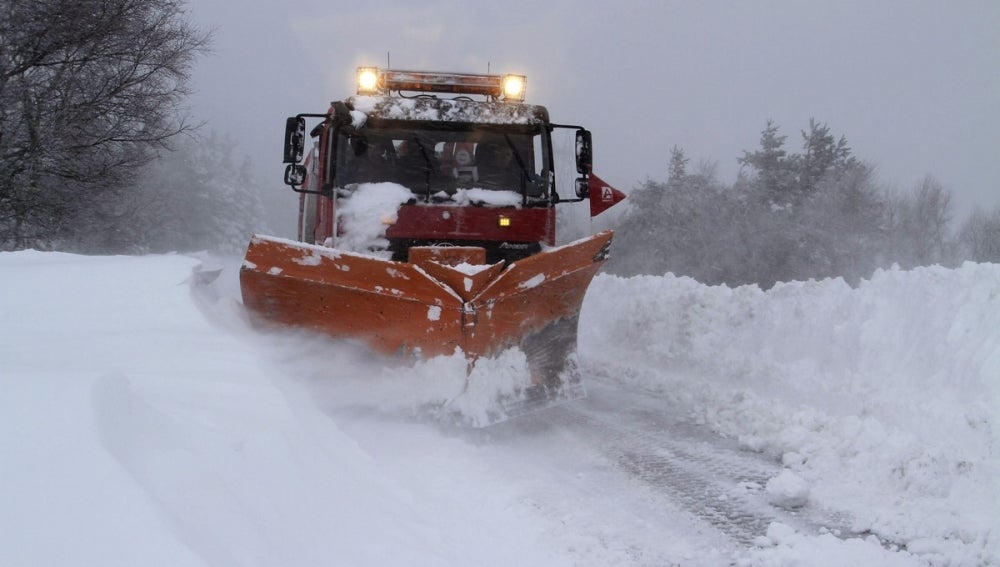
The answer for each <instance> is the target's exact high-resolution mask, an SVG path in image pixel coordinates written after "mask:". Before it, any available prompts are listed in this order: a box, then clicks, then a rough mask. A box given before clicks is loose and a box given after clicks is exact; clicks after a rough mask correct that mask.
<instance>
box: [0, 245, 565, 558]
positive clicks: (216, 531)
mask: <svg viewBox="0 0 1000 567" xmlns="http://www.w3.org/2000/svg"><path fill="white" fill-rule="evenodd" d="M197 264H198V261H196V260H194V259H191V258H185V257H181V256H164V257H145V258H130V257H82V256H72V255H66V254H55V253H41V252H19V253H0V274H2V275H3V278H2V280H0V290H2V291H0V317H2V320H3V321H4V324H3V325H2V326H0V369H2V371H0V425H2V427H0V503H2V505H0V534H3V536H2V537H0V565H5V566H7V565H9V566H35V565H52V566H56V565H102V566H114V565H122V566H134V565H144V566H146V565H148V566H155V565H165V566H166V565H169V566H171V567H179V566H188V565H190V566H196V565H197V566H201V565H212V566H218V567H223V566H236V565H265V566H269V565H275V566H277V565H329V564H336V565H359V566H360V565H460V564H469V563H475V564H483V565H519V564H520V565H527V564H557V565H558V564H560V563H561V562H560V559H559V558H558V557H557V556H555V554H554V553H553V551H552V550H550V549H547V548H546V547H545V546H544V545H542V542H539V541H538V536H537V535H536V534H537V533H538V532H539V531H540V530H538V529H537V528H536V527H535V526H534V525H533V523H532V520H531V518H526V517H524V510H522V509H520V508H518V507H517V506H510V502H508V501H505V500H503V497H502V496H497V498H499V499H500V500H501V504H496V505H490V506H489V507H488V508H486V509H485V510H481V509H477V507H476V506H477V501H476V500H475V499H474V498H472V497H471V496H470V494H468V493H462V494H460V495H459V496H457V497H456V499H455V500H447V499H445V500H442V501H440V502H434V501H428V500H426V499H424V498H421V497H419V495H415V494H414V492H413V491H412V489H410V488H407V487H404V486H401V485H400V484H399V483H398V482H396V481H395V480H393V479H390V478H388V477H386V475H385V474H384V472H383V470H382V469H381V468H379V466H377V464H376V463H374V462H373V460H372V458H371V457H370V455H368V454H366V453H365V452H364V451H363V450H362V449H361V448H360V447H359V446H358V445H357V443H356V442H355V441H354V440H353V439H351V438H350V437H348V436H347V435H345V434H344V433H343V431H341V430H340V429H339V428H338V427H337V425H336V424H335V423H334V422H333V421H332V420H330V418H329V416H327V415H325V414H323V413H322V412H321V411H320V410H319V409H318V408H317V405H316V404H315V402H314V401H313V400H310V399H306V398H305V397H304V393H303V391H302V390H301V389H296V388H293V387H290V382H289V381H288V380H287V378H285V377H284V376H282V375H279V374H275V373H274V370H273V369H272V368H270V367H268V365H266V364H262V359H261V357H260V356H259V352H257V351H258V349H260V348H262V347H265V345H264V343H263V342H262V341H261V342H254V341H253V339H252V338H250V337H247V336H241V335H240V334H239V333H233V332H229V331H227V330H226V329H223V328H220V327H218V326H216V325H214V324H213V323H212V322H211V321H209V320H208V319H206V317H205V316H204V315H203V314H202V313H201V312H200V311H199V309H198V307H197V306H196V303H195V301H193V299H192V296H191V291H190V290H191V288H190V285H189V283H188V281H187V280H188V279H189V278H190V276H191V271H192V268H193V267H194V266H195V265H197ZM220 300H223V301H224V300H225V298H220ZM480 482H483V481H480ZM486 482H488V481H486ZM482 486H483V485H481V484H480V485H479V487H482ZM486 486H487V487H488V488H487V489H492V490H494V493H495V494H498V495H502V494H503V491H502V487H499V488H497V487H489V485H488V484H487V485H486ZM470 518H475V519H476V520H475V521H470ZM456 526H457V527H462V529H456ZM484 526H485V529H480V528H482V527H484ZM510 542H517V545H516V546H512V545H511V544H510Z"/></svg>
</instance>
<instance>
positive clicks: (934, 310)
mask: <svg viewBox="0 0 1000 567" xmlns="http://www.w3.org/2000/svg"><path fill="white" fill-rule="evenodd" d="M203 261H205V259H198V258H192V257H186V256H180V255H168V256H155V257H84V256H74V255H67V254H61V253H42V252H34V251H26V252H17V253H0V321H2V325H0V426H2V427H0V565H4V566H18V567H20V566H39V565H45V566H59V565H73V566H78V565H101V566H113V565H129V566H132V565H144V566H145V565H150V566H154V565H170V566H171V567H181V566H188V565H191V566H196V565H197V566H201V565H208V566H212V567H228V566H237V565H238V566H243V565H261V566H271V565H274V566H279V565H280V566H286V565H319V564H323V565H442V566H451V565H505V566H506V565H584V566H598V565H600V566H603V565H670V564H677V565H713V566H714V565H760V566H772V565H1000V430H998V428H1000V266H998V265H974V264H967V265H965V266H963V267H961V268H959V269H955V270H948V269H942V268H925V269H918V270H914V271H906V272H904V271H884V272H879V273H877V274H876V275H875V276H874V277H873V278H872V279H871V280H870V281H866V282H863V283H862V285H861V286H860V287H858V288H856V289H852V288H850V287H849V286H847V285H846V284H844V283H843V282H840V281H823V282H796V283H788V284H781V285H778V286H777V287H775V288H774V289H772V290H769V291H768V292H762V291H760V290H759V289H757V288H754V287H743V288H738V289H729V288H725V287H707V286H703V285H700V284H698V283H696V282H694V281H692V280H689V279H685V278H675V277H673V276H670V275H667V276H664V277H639V278H631V279H619V278H615V277H611V276H599V277H598V278H597V279H596V280H595V282H594V284H593V285H592V287H591V289H590V291H589V293H588V296H587V300H586V302H585V305H584V312H583V314H582V317H581V332H580V351H581V352H580V362H581V365H582V367H583V369H584V376H585V380H586V381H587V382H588V383H589V386H590V388H589V389H590V398H588V400H587V403H588V404H590V405H586V406H582V405H580V406H577V405H574V404H582V403H583V401H574V402H569V403H567V404H565V405H564V406H560V407H559V408H555V409H554V410H549V412H541V413H536V414H532V415H530V416H524V417H523V418H519V419H515V420H512V421H511V422H507V423H505V424H501V425H500V426H495V427H493V428H486V429H475V430H473V429H464V428H461V427H455V426H454V425H450V424H448V423H444V422H441V421H436V420H435V419H434V417H433V415H430V414H428V413H427V412H426V411H423V410H426V408H427V407H428V406H429V405H433V404H434V402H435V401H436V400H437V401H440V400H443V399H447V398H449V397H454V396H455V395H456V394H457V393H460V392H461V390H462V386H463V384H464V375H465V374H464V371H465V368H464V361H463V360H461V359H460V358H459V357H444V358H439V359H434V360H431V361H427V362H424V363H420V364H417V365H416V366H414V367H411V368H394V367H392V365H391V364H390V363H388V362H386V361H379V360H374V359H372V358H371V357H368V356H366V355H365V354H364V353H363V352H361V351H359V350H357V349H353V348H351V347H349V346H345V345H332V344H330V343H328V342H324V341H320V340H313V339H305V338H303V337H297V336H295V335H267V334H262V333H258V332H253V331H250V330H249V329H248V328H247V327H246V325H245V323H244V322H243V319H242V315H241V312H240V308H239V305H238V301H237V298H238V286H237V282H236V276H235V273H234V271H233V270H232V269H231V268H232V264H231V263H228V262H223V263H222V266H223V267H225V268H227V269H226V270H225V271H223V273H222V275H221V276H220V277H219V278H218V279H217V280H215V281H214V282H212V283H211V284H210V285H198V284H197V282H194V281H193V280H196V279H198V277H197V276H196V275H195V274H194V272H193V271H194V270H195V269H196V268H197V267H198V266H199V265H200V264H202V262H203ZM518 364H519V361H518V359H517V357H516V356H515V355H511V358H510V359H506V360H501V361H496V362H494V363H492V366H490V365H484V366H483V367H480V368H477V369H476V372H477V373H479V374H476V373H474V374H473V376H474V378H475V377H476V376H480V377H484V376H488V375H502V374H503V373H504V372H506V371H507V369H508V368H514V367H516V366H517V365H518ZM629 400H641V402H635V404H636V405H641V406H642V410H643V411H645V412H647V413H648V412H649V411H650V410H651V409H652V410H656V409H657V408H662V410H661V411H662V413H663V416H662V417H663V419H664V420H675V421H676V420H681V421H683V422H684V423H686V424H688V425H689V426H690V427H691V428H693V429H694V430H697V431H699V432H700V433H697V434H696V435H698V436H699V437H698V438H699V439H706V440H707V441H705V442H704V443H702V444H700V445H699V448H698V449H697V450H698V451H700V454H702V455H706V459H707V460H705V461H704V462H708V461H709V460H711V457H712V456H713V452H722V451H723V449H722V448H721V447H722V446H723V445H724V443H722V441H719V442H718V443H717V442H714V441H712V439H713V438H714V439H718V440H728V443H730V444H731V445H734V446H735V449H734V450H735V451H737V452H742V453H744V454H746V455H747V456H748V458H750V457H752V458H755V459H758V460H759V461H760V462H761V463H763V464H764V465H766V466H764V465H762V467H763V468H761V469H760V470H769V471H773V473H768V475H769V478H764V479H761V481H760V482H756V483H752V482H746V483H742V484H741V485H740V486H736V485H735V483H734V486H732V487H731V488H732V490H733V491H745V492H752V493H756V494H759V495H760V496H761V497H762V498H764V499H765V500H767V502H769V504H768V505H769V506H772V507H773V508H774V509H775V510H781V511H784V512H786V513H787V517H788V518H790V520H789V521H787V522H786V521H782V520H774V521H769V522H768V524H766V525H764V526H762V527H761V529H760V530H759V533H756V532H752V530H751V531H750V535H751V536H752V537H751V538H750V541H749V542H746V541H741V540H740V538H735V539H734V538H732V537H729V536H727V534H726V533H725V530H721V531H719V530H716V529H715V527H713V524H712V523H711V522H701V521H700V520H698V515H697V514H696V513H692V510H690V502H698V500H697V499H694V500H692V499H690V498H688V499H687V500H685V499H684V498H675V496H677V494H672V493H671V492H670V487H669V486H668V487H664V489H663V490H660V489H659V488H658V487H657V486H655V485H654V486H651V485H650V484H649V482H645V481H644V482H639V480H637V479H638V477H636V476H635V475H633V473H632V472H630V470H632V469H635V468H636V467H632V466H631V465H630V464H629V463H631V462H632V461H629V460H628V459H627V458H619V459H618V460H614V459H606V458H604V455H606V454H607V453H606V452H605V453H602V452H601V450H599V449H600V447H603V448H604V449H608V448H609V447H610V448H612V449H613V448H614V446H615V444H617V443H618V442H619V441H622V442H627V440H628V439H627V436H621V435H619V436H618V437H615V436H610V435H609V436H605V438H604V440H603V441H602V440H601V438H600V435H594V436H593V438H589V437H588V435H589V433H587V431H588V430H587V429H583V431H584V433H583V434H580V433H579V431H580V429H579V428H580V427H591V425H587V423H590V422H600V421H601V420H604V421H611V422H612V425H614V423H613V421H614V419H616V418H615V417H614V416H615V415H616V414H614V413H600V412H601V411H604V410H600V409H595V408H601V407H604V406H607V407H612V408H613V407H615V406H619V407H620V406H629V405H632V404H633V402H630V401H629ZM473 402H475V400H474V399H473V400H465V402H464V403H465V405H461V404H458V405H457V406H456V407H457V409H459V410H460V411H462V412H464V413H469V412H472V411H474V408H471V409H470V407H469V405H470V404H472V403H473ZM602 404H603V406H602ZM453 405H454V404H453ZM576 407H582V408H585V411H584V410H581V411H580V412H579V413H574V412H575V411H576V410H575V409H574V408H576ZM580 416H586V419H584V418H581V417H580ZM594 416H596V418H595V417H594ZM665 422H666V421H664V423H665ZM671 423H673V422H671ZM580 424H583V425H580ZM574 428H576V429H574ZM595 431H596V430H595ZM642 434H643V435H644V436H645V437H647V438H654V440H655V437H656V436H658V435H659V436H662V437H663V438H664V441H670V439H669V437H671V436H674V435H675V433H673V432H672V431H671V430H670V429H669V428H664V429H662V430H659V429H657V428H652V429H649V430H646V431H644V432H643V433H642ZM661 457H662V458H664V459H666V460H667V461H669V458H672V457H670V455H665V456H664V455H661ZM768 467H770V468H768ZM640 468H641V467H640ZM706 474H708V472H706ZM649 478H652V477H651V476H649V475H647V478H646V480H649ZM727 497H728V496H726V495H725V494H723V495H722V496H719V498H720V499H725V498H727ZM685 502H687V503H688V504H687V508H685ZM775 517H777V515H775ZM802 517H809V518H820V520H822V519H824V518H829V519H830V525H829V526H824V525H819V526H815V529H813V528H811V527H809V526H810V522H798V521H797V520H796V518H802ZM821 523H822V522H821ZM748 529H749V528H748Z"/></svg>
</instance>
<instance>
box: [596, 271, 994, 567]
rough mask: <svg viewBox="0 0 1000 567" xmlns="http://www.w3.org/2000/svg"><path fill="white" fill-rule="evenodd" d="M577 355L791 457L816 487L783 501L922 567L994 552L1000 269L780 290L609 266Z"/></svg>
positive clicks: (778, 490) (883, 276)
mask: <svg viewBox="0 0 1000 567" xmlns="http://www.w3.org/2000/svg"><path fill="white" fill-rule="evenodd" d="M581 350H582V352H583V353H585V354H586V355H587V360H588V362H589V363H590V364H591V365H592V367H591V368H592V369H594V370H595V371H596V369H599V368H602V367H603V368H617V367H620V363H619V362H618V361H620V360H629V361H630V363H629V367H628V368H626V369H621V371H620V374H622V380H624V381H626V382H630V383H632V384H636V385H639V386H641V387H644V388H649V389H652V390H656V391H658V392H662V393H665V394H668V395H670V396H672V397H674V398H676V399H678V400H681V401H683V402H684V403H685V404H687V405H688V407H690V408H691V411H692V413H693V414H694V415H695V416H696V417H697V419H699V420H700V421H701V422H703V423H706V424H708V425H710V426H711V427H713V428H714V429H716V430H718V431H720V432H723V433H724V434H727V435H730V436H733V437H736V438H738V439H740V441H741V442H742V443H743V444H744V445H745V446H746V447H748V448H750V449H753V450H756V451H765V452H768V453H771V454H773V455H775V457H776V458H780V459H781V460H782V462H783V463H784V464H785V466H786V467H788V469H789V470H790V471H791V472H794V474H795V475H796V477H797V478H799V479H801V480H802V481H804V482H805V483H806V486H802V485H800V483H799V482H791V477H786V478H781V479H779V480H775V484H774V485H773V486H771V485H770V484H769V487H768V489H769V490H768V492H769V494H770V495H772V496H773V497H774V498H775V499H776V500H778V501H781V502H782V503H787V502H786V498H791V501H792V503H794V504H795V505H804V504H805V502H804V500H806V499H808V500H809V501H810V502H812V503H815V504H816V505H818V506H823V507H828V508H832V509H844V510H850V511H851V512H852V514H853V515H854V516H855V523H856V525H855V526H854V529H855V530H856V531H857V532H861V533H864V532H870V533H874V534H877V535H878V536H879V537H880V538H881V539H882V540H883V541H889V542H893V543H894V544H897V545H901V546H907V547H908V548H909V549H910V550H911V551H912V552H914V553H920V554H921V555H924V556H926V557H925V559H927V560H928V561H934V559H933V558H934V557H939V558H940V557H946V558H947V557H952V558H954V557H961V558H965V559H968V561H970V562H971V564H980V563H982V562H985V563H998V562H1000V539H998V537H997V534H1000V266H998V265H976V264H966V265H964V266H962V267H961V268H960V269H956V270H948V269H944V268H939V267H931V268H921V269H917V270H914V271H909V272H903V271H898V270H893V271H882V272H878V273H876V274H875V275H874V276H873V278H872V279H871V280H870V281H866V282H862V284H861V285H860V286H859V287H858V288H857V289H852V288H851V287H849V286H848V285H847V284H845V283H844V282H843V281H841V280H828V281H820V282H814V281H810V282H794V283H786V284H779V285H777V286H775V287H774V288H773V289H771V290H769V291H768V292H763V291H761V290H760V289H759V288H757V287H753V286H746V287H739V288H736V289H730V288H727V287H707V286H703V285H701V284H698V283H697V282H695V281H693V280H691V279H688V278H677V277H674V276H672V275H670V274H668V275H666V276H664V277H637V278H631V279H621V278H616V277H613V276H604V275H602V276H599V277H598V278H597V279H596V280H595V282H594V284H593V285H592V287H591V288H590V290H589V292H588V295H587V301H586V303H585V305H584V312H583V313H582V316H581ZM631 361H637V362H631ZM793 485H795V486H793ZM916 549H920V550H923V551H921V552H917V551H915V550H916Z"/></svg>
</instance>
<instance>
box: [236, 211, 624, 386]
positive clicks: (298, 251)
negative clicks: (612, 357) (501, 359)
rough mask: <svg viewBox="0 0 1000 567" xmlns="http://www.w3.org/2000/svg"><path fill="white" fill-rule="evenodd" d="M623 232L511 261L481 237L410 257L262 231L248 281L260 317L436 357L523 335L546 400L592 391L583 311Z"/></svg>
mask: <svg viewBox="0 0 1000 567" xmlns="http://www.w3.org/2000/svg"><path fill="white" fill-rule="evenodd" d="M611 237H612V234H611V231H605V232H602V233H599V234H596V235H594V236H591V237H588V238H584V239H582V240H579V241H576V242H574V243H571V244H568V245H565V246H561V247H556V248H552V249H549V250H546V251H544V252H541V253H539V254H536V255H534V256H530V257H527V258H524V259H521V260H518V261H516V262H514V263H511V264H509V265H505V264H504V263H503V262H500V263H497V264H482V263H481V260H479V258H482V257H483V255H482V254H481V252H482V249H480V248H467V249H460V250H457V251H456V250H455V249H453V248H424V249H419V248H414V249H411V251H410V261H409V262H394V261H389V260H383V259H380V258H376V257H372V256H367V255H362V254H354V253H349V252H343V251H339V250H337V249H333V248H325V247H321V246H313V245H308V244H302V243H298V242H292V241H288V240H283V239H276V238H270V237H264V236H254V237H253V239H252V240H251V242H250V246H249V248H248V249H247V253H246V257H245V260H244V263H243V267H242V269H241V271H240V284H241V287H242V292H243V303H244V305H245V306H246V308H247V309H248V310H249V311H250V313H251V315H252V318H253V320H254V321H255V322H260V323H265V324H266V323H270V324H278V325H282V326H290V327H298V328H307V329H313V330H316V331H319V332H322V333H325V334H327V335H330V336H332V337H336V338H348V339H356V340H360V341H362V342H364V343H366V344H367V345H368V346H369V347H371V348H373V349H375V350H377V351H380V352H382V353H387V354H402V355H418V356H422V357H430V356H435V355H449V354H453V353H454V352H455V349H456V347H457V348H461V349H462V351H463V352H464V353H465V355H466V356H467V357H468V358H469V359H470V360H475V359H476V358H479V357H491V356H494V355H497V354H499V353H501V352H502V351H504V350H506V349H509V348H512V347H518V348H520V349H521V350H523V351H524V353H525V355H526V358H527V361H528V366H529V368H530V371H531V375H532V386H531V388H532V390H533V392H530V393H529V394H528V395H527V396H526V397H525V399H527V400H529V402H528V404H527V405H535V404H534V401H536V400H543V401H544V400H548V399H558V398H565V397H575V396H576V395H578V393H579V392H580V391H581V389H580V388H579V372H578V371H577V369H576V366H575V363H574V355H575V353H576V332H577V321H578V319H579V313H580V307H581V305H582V303H583V298H584V295H585V293H586V291H587V287H588V286H589V285H590V281H591V279H592V278H593V277H594V275H595V274H596V273H597V270H598V269H599V268H600V265H601V264H602V263H603V262H604V260H605V259H606V258H607V255H608V250H609V248H610V245H611ZM477 253H478V254H477ZM476 262H479V264H478V265H476V264H475V263H476ZM574 392H577V394H574Z"/></svg>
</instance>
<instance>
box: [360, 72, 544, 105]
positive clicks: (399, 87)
mask: <svg viewBox="0 0 1000 567" xmlns="http://www.w3.org/2000/svg"><path fill="white" fill-rule="evenodd" d="M357 80H358V85H357V86H358V94H359V95H371V94H377V93H380V92H381V93H387V92H391V91H417V92H437V93H452V94H468V95H484V96H488V97H492V98H497V99H503V100H506V101H511V102H524V92H525V85H526V83H527V78H526V77H525V76H524V75H503V76H501V75H475V74H469V73H433V72H426V71H396V70H388V69H379V68H378V67H358V74H357Z"/></svg>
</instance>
